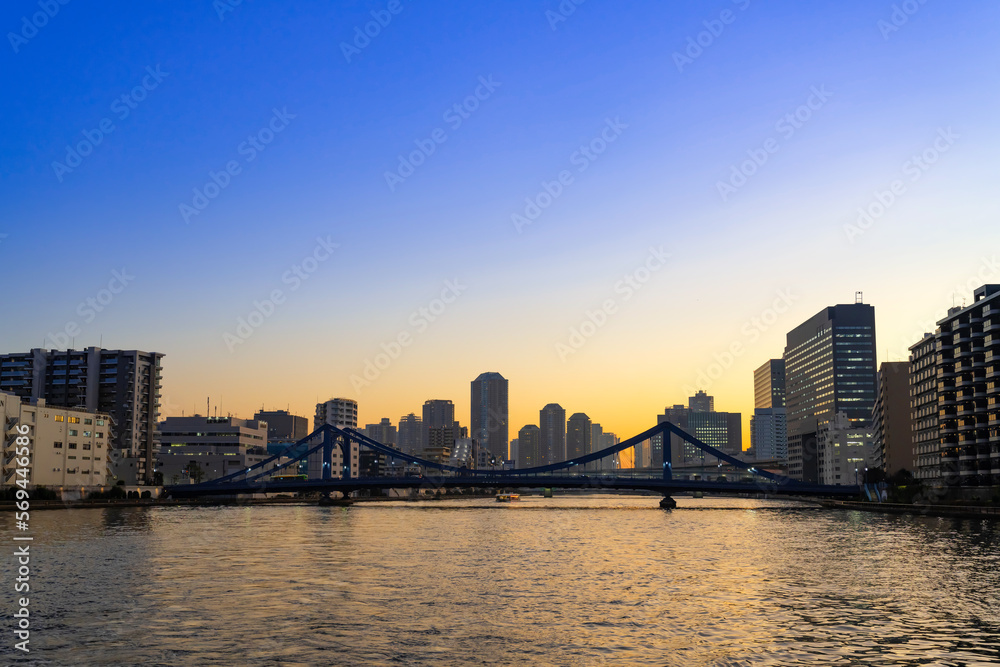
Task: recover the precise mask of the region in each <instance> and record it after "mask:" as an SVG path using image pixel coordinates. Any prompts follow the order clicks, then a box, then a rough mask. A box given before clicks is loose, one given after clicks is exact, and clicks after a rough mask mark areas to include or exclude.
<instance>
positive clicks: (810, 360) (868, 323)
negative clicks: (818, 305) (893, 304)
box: [784, 303, 876, 482]
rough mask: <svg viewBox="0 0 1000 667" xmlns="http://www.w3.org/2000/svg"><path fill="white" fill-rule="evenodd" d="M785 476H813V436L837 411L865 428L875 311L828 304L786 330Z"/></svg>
mask: <svg viewBox="0 0 1000 667" xmlns="http://www.w3.org/2000/svg"><path fill="white" fill-rule="evenodd" d="M784 359H785V391H786V394H785V405H786V409H787V412H788V474H789V476H790V477H792V478H794V479H799V480H803V481H808V482H815V481H817V480H818V478H819V471H818V467H817V464H818V462H817V457H816V444H815V443H816V434H817V432H818V430H819V426H820V425H821V424H823V423H825V422H829V421H831V420H832V419H833V418H834V415H835V414H836V413H838V412H843V413H844V415H845V416H846V418H847V419H848V421H849V423H850V425H851V426H865V425H868V424H870V421H871V415H872V409H873V408H874V407H875V395H876V394H875V382H876V377H875V375H876V369H875V309H874V308H873V307H872V306H870V305H868V304H864V303H852V304H841V305H837V306H829V307H827V308H824V309H823V310H821V311H820V312H818V313H817V314H816V315H814V316H813V317H811V318H809V319H808V320H806V321H805V322H803V323H802V324H800V325H799V326H797V327H796V328H795V329H792V330H791V331H790V332H788V335H787V337H786V345H785V354H784Z"/></svg>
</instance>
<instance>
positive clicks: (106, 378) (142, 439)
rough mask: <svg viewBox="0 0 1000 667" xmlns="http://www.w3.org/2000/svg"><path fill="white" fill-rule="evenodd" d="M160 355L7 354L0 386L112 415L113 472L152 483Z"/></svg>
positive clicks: (0, 358)
mask: <svg viewBox="0 0 1000 667" xmlns="http://www.w3.org/2000/svg"><path fill="white" fill-rule="evenodd" d="M162 358H163V355H162V354H160V353H159V352H143V351H141V350H105V349H102V348H99V347H88V348H87V349H86V350H63V351H60V350H43V349H33V350H31V351H30V352H27V353H19V354H4V355H0V368H2V373H0V391H5V392H9V393H12V394H15V395H17V396H19V397H21V398H28V399H39V398H41V399H44V400H45V401H46V403H48V404H49V405H53V406H60V407H66V408H83V409H85V410H87V411H90V412H102V413H106V414H109V415H110V416H111V420H112V428H111V430H110V437H111V460H112V471H113V473H114V474H115V476H117V477H118V478H119V479H121V480H125V481H126V482H127V483H129V484H153V483H154V481H155V480H154V470H153V468H154V464H155V456H156V451H157V442H156V424H157V421H158V417H159V405H160V382H161V379H162V373H163V369H162V367H161V366H160V360H161V359H162Z"/></svg>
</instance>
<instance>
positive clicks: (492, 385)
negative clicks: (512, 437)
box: [470, 373, 511, 461]
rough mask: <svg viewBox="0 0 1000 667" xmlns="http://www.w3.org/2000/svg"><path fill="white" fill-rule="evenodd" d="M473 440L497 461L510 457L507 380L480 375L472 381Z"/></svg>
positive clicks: (491, 375)
mask: <svg viewBox="0 0 1000 667" xmlns="http://www.w3.org/2000/svg"><path fill="white" fill-rule="evenodd" d="M471 406H472V407H471V415H470V417H471V419H470V424H471V426H472V438H473V439H474V440H476V442H477V443H479V446H480V447H484V448H486V449H488V450H489V452H490V454H491V455H492V456H493V457H494V458H495V459H497V460H499V461H506V460H508V459H509V458H511V456H510V453H509V452H508V451H507V439H508V437H509V432H508V431H509V423H508V422H509V411H508V404H507V380H506V378H504V377H503V376H502V375H500V374H499V373H483V374H482V375H480V376H479V377H477V378H476V379H475V380H473V381H472V403H471Z"/></svg>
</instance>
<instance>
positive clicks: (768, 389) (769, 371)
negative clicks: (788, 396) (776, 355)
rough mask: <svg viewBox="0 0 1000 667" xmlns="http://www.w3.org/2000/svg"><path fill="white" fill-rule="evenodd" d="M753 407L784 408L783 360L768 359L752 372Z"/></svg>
mask: <svg viewBox="0 0 1000 667" xmlns="http://www.w3.org/2000/svg"><path fill="white" fill-rule="evenodd" d="M753 407H754V408H763V409H767V408H783V407H785V360H784V359H769V360H767V361H766V362H765V363H764V365H763V366H761V367H760V368H758V369H757V370H755V371H754V372H753Z"/></svg>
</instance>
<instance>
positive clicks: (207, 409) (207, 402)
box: [205, 396, 212, 417]
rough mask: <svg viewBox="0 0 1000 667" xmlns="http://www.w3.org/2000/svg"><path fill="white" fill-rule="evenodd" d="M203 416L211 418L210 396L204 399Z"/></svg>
mask: <svg viewBox="0 0 1000 667" xmlns="http://www.w3.org/2000/svg"><path fill="white" fill-rule="evenodd" d="M205 416H206V417H211V416H212V397H211V396H206V397H205Z"/></svg>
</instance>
